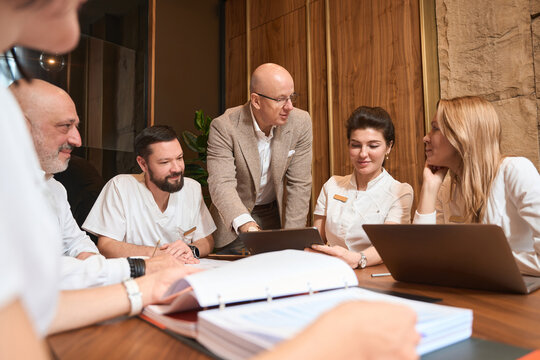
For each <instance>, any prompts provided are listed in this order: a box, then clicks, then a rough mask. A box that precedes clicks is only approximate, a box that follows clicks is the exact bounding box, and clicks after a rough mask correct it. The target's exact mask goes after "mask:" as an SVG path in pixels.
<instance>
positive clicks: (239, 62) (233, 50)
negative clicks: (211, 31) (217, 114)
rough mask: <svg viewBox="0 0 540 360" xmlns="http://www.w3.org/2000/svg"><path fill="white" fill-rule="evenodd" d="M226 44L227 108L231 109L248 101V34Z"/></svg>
mask: <svg viewBox="0 0 540 360" xmlns="http://www.w3.org/2000/svg"><path fill="white" fill-rule="evenodd" d="M226 42H227V49H226V52H225V54H226V65H225V66H226V67H225V68H226V69H227V71H226V72H225V91H226V94H225V106H226V107H227V108H230V107H234V106H237V105H241V104H244V103H245V102H246V101H247V99H246V93H247V82H246V34H245V33H244V34H242V35H240V36H236V37H234V38H232V39H227V40H226Z"/></svg>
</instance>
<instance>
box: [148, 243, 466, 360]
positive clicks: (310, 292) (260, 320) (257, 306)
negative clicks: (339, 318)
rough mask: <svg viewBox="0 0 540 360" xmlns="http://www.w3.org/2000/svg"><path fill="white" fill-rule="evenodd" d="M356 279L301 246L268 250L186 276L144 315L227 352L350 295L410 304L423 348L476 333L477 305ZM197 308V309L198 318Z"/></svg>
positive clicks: (287, 331) (249, 351)
mask: <svg viewBox="0 0 540 360" xmlns="http://www.w3.org/2000/svg"><path fill="white" fill-rule="evenodd" d="M357 285H358V280H357V277H356V275H355V274H354V271H353V270H352V269H351V268H350V267H349V266H348V265H347V264H346V263H345V262H343V261H341V260H339V259H337V258H334V257H331V256H327V255H322V254H315V253H308V252H304V251H298V250H284V251H278V252H270V253H263V254H259V255H255V256H251V257H248V258H245V259H242V260H238V261H236V262H232V263H229V264H226V265H224V266H222V267H220V268H216V269H211V270H208V271H205V272H201V273H196V274H193V275H190V276H187V277H186V278H185V279H182V280H179V281H178V282H177V283H175V284H173V285H172V286H171V288H170V289H169V290H168V292H167V293H166V294H165V297H168V296H176V298H175V299H174V301H173V302H172V303H171V304H170V305H152V306H148V307H147V308H145V310H144V312H143V318H145V317H146V318H147V319H150V321H151V322H153V323H154V324H156V323H157V324H156V325H158V326H159V325H160V324H161V325H162V326H165V327H167V328H168V329H170V330H172V331H175V332H178V333H180V334H182V335H185V336H189V337H193V338H195V339H197V341H199V342H200V343H202V344H203V345H204V346H206V347H207V348H208V349H210V350H211V351H213V352H214V353H216V354H217V355H219V356H221V357H224V358H227V359H244V358H248V357H251V356H253V355H255V354H257V353H258V352H260V351H263V350H265V349H269V348H271V347H273V346H274V345H275V344H277V343H279V342H280V341H282V340H285V339H288V338H290V337H292V336H294V335H295V334H296V333H298V332H300V331H301V330H302V329H303V328H304V327H306V326H308V325H309V324H310V323H311V322H313V321H314V320H315V319H316V318H317V317H318V316H319V315H321V314H322V313H324V312H325V311H327V310H329V309H330V308H332V307H334V306H336V305H338V304H339V303H341V302H344V301H351V300H365V301H390V302H398V303H401V304H406V305H408V306H411V307H412V308H413V309H414V310H415V311H416V312H417V314H418V323H417V330H418V331H419V332H421V334H422V336H423V337H422V340H421V342H420V345H419V347H418V351H419V353H420V354H424V353H427V352H429V351H432V350H435V349H438V348H440V347H443V346H446V345H449V344H452V343H454V342H457V341H460V340H463V339H466V338H468V337H470V335H471V331H472V311H471V310H468V309H459V308H454V307H449V306H442V305H435V304H428V303H423V302H418V301H413V300H406V299H402V298H398V297H394V296H390V295H383V294H379V293H375V292H371V291H368V290H364V289H360V288H358V287H357ZM291 295H297V296H292V297H291ZM283 297H285V298H283ZM257 300H259V301H257ZM254 301H257V302H254ZM246 302H251V303H248V304H246ZM193 309H197V310H198V314H197V317H196V319H195V316H194V315H193ZM197 310H195V311H197ZM186 311H188V312H187V313H186ZM190 311H191V312H190ZM187 314H190V315H189V316H188V315H187ZM283 314H287V315H286V316H283ZM184 317H186V318H187V319H188V320H186V319H184ZM189 319H191V320H189Z"/></svg>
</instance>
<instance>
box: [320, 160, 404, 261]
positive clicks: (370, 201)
mask: <svg viewBox="0 0 540 360" xmlns="http://www.w3.org/2000/svg"><path fill="white" fill-rule="evenodd" d="M412 201H413V189H412V187H411V186H410V185H409V184H407V183H400V182H399V181H397V180H394V178H393V177H392V176H391V175H390V174H388V172H387V171H386V170H384V169H383V171H382V172H381V174H380V175H379V176H377V177H376V178H375V179H373V180H371V181H370V182H369V183H368V186H367V188H366V190H365V191H359V190H357V185H356V178H355V177H354V174H351V175H347V176H332V177H331V178H330V180H328V181H327V182H326V184H324V186H323V188H322V190H321V193H320V194H319V198H318V199H317V205H316V207H315V211H314V212H313V213H314V214H316V215H321V216H325V217H326V220H325V234H326V240H327V241H328V243H329V244H330V245H339V246H342V247H344V248H348V249H349V250H352V251H362V250H365V249H366V248H368V247H369V246H370V245H371V242H370V241H369V239H368V237H367V234H366V232H365V231H364V229H363V228H362V225H363V224H383V223H385V222H395V223H410V221H411V206H412Z"/></svg>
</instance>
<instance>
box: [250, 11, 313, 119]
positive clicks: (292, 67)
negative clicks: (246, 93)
mask: <svg viewBox="0 0 540 360" xmlns="http://www.w3.org/2000/svg"><path fill="white" fill-rule="evenodd" d="M305 17H306V15H305V8H301V9H298V10H295V11H293V12H290V13H288V14H285V15H283V16H281V17H279V18H277V19H275V20H272V21H270V22H268V23H266V24H264V25H261V26H259V27H257V28H252V30H251V66H252V68H251V69H250V72H252V71H253V70H255V68H256V67H257V66H259V65H261V64H264V63H267V62H273V63H276V64H279V65H281V66H283V67H284V68H286V69H287V70H289V72H290V73H291V75H292V77H293V79H294V88H295V91H296V92H297V93H298V94H299V98H298V102H297V104H296V105H295V106H296V107H298V108H300V109H303V110H307V100H308V98H307V73H306V22H305Z"/></svg>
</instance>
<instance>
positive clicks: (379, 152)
mask: <svg viewBox="0 0 540 360" xmlns="http://www.w3.org/2000/svg"><path fill="white" fill-rule="evenodd" d="M391 148H392V144H390V145H387V144H386V141H385V139H384V136H383V132H382V131H381V130H378V129H373V128H366V129H356V130H353V131H352V132H351V137H350V140H349V156H350V159H351V163H352V165H353V166H354V171H355V174H356V177H357V179H361V180H362V181H363V182H366V183H367V182H369V181H370V180H372V179H374V178H376V177H377V176H378V175H379V174H380V173H381V171H382V164H383V161H384V157H385V156H386V154H388V153H389V152H390V150H391Z"/></svg>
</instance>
